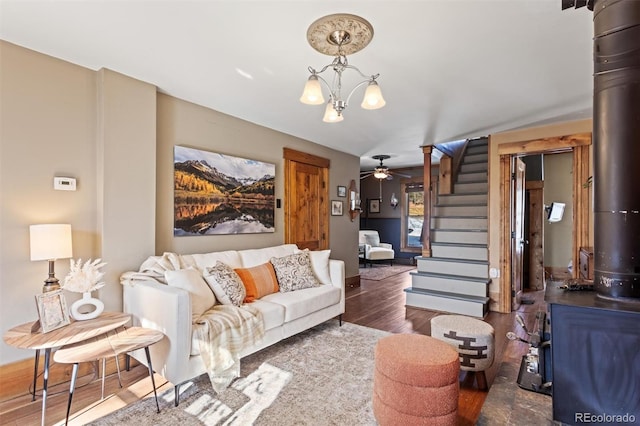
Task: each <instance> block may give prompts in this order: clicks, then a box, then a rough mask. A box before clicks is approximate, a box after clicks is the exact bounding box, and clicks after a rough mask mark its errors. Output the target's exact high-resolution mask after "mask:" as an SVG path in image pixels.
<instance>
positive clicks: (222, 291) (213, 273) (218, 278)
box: [204, 260, 247, 306]
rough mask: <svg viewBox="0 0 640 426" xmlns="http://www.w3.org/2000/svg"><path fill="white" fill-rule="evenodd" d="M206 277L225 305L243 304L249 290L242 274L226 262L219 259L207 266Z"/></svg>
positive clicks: (219, 299)
mask: <svg viewBox="0 0 640 426" xmlns="http://www.w3.org/2000/svg"><path fill="white" fill-rule="evenodd" d="M204 279H205V281H206V282H207V284H209V287H211V290H213V294H215V295H216V299H218V301H219V302H220V303H222V304H223V305H235V306H241V305H242V302H243V301H244V298H245V296H246V295H247V292H246V290H245V288H244V284H242V280H241V279H240V276H239V275H238V274H237V273H236V271H234V270H233V268H231V267H230V266H229V265H227V264H226V263H222V262H220V261H219V260H218V261H217V262H216V264H215V266H210V267H208V268H206V270H205V275H204Z"/></svg>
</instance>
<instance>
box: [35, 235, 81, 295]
mask: <svg viewBox="0 0 640 426" xmlns="http://www.w3.org/2000/svg"><path fill="white" fill-rule="evenodd" d="M29 236H30V247H31V260H32V261H33V260H48V261H49V277H48V278H47V279H46V280H45V281H44V286H43V287H42V292H43V293H46V292H48V291H54V290H58V289H60V283H59V282H58V279H57V278H56V277H55V273H54V263H55V261H56V259H68V258H70V257H72V256H73V254H72V249H71V225H66V224H46V225H31V226H29Z"/></svg>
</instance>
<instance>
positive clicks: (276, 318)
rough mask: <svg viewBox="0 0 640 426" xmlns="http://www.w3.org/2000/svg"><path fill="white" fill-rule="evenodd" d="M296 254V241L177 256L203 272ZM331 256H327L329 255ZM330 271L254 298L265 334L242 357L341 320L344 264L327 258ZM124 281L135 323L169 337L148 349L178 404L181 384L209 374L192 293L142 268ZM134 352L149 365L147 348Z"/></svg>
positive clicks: (126, 306) (127, 307)
mask: <svg viewBox="0 0 640 426" xmlns="http://www.w3.org/2000/svg"><path fill="white" fill-rule="evenodd" d="M295 252H299V250H298V248H297V246H296V245H295V244H285V245H281V246H274V247H267V248H262V249H251V250H240V251H223V252H213V253H206V254H191V255H179V256H177V257H178V258H179V259H180V265H191V266H193V267H195V268H197V269H199V270H200V271H203V270H204V269H205V268H206V267H209V266H213V265H214V264H215V263H216V261H218V260H220V261H222V262H224V263H226V264H228V265H229V266H231V267H232V268H251V267H253V266H257V265H261V264H263V263H266V262H269V260H270V259H271V258H272V257H282V256H286V255H289V254H293V253H295ZM326 255H327V256H326V257H327V258H328V253H326ZM159 258H160V256H152V257H150V258H149V259H147V261H145V263H143V265H145V264H148V263H149V261H150V260H152V261H153V260H157V259H159ZM141 268H142V267H141ZM176 269H178V267H176ZM141 271H142V269H141ZM327 275H328V276H327V277H326V278H325V280H329V279H330V281H331V282H330V283H327V284H326V285H321V286H319V287H313V288H306V289H302V290H296V291H290V292H286V293H281V292H277V293H273V294H268V295H266V296H264V297H262V298H261V299H258V300H256V301H255V302H253V303H252V306H254V307H255V308H257V309H258V310H260V312H261V313H262V316H263V318H264V329H265V334H264V338H263V339H262V340H261V341H260V343H259V344H258V345H256V346H254V347H251V348H249V349H247V350H245V351H244V352H243V353H241V356H242V357H244V356H246V355H249V354H251V353H254V352H257V351H259V350H260V349H263V348H265V347H267V346H270V345H272V344H274V343H276V342H279V341H280V340H282V339H285V338H287V337H290V336H292V335H294V334H297V333H299V332H301V331H304V330H306V329H308V328H310V327H313V326H315V325H318V324H320V323H322V322H324V321H327V320H329V319H332V318H335V317H339V319H340V322H342V314H343V313H344V306H345V296H344V291H345V276H344V262H343V261H341V260H334V259H328V274H327ZM121 283H122V284H123V309H124V311H125V312H127V313H129V314H131V315H132V321H133V324H134V325H137V326H142V327H147V328H153V329H156V330H160V331H162V332H163V333H164V334H165V335H166V336H167V338H165V339H163V340H162V341H161V342H158V343H156V344H154V345H152V346H151V347H150V348H149V349H150V352H151V362H152V365H153V368H154V370H156V372H157V373H159V374H161V375H162V376H163V377H165V378H166V379H167V380H169V381H170V382H171V383H173V384H174V386H175V394H176V395H175V397H176V399H175V404H176V405H178V402H179V398H178V396H179V385H180V384H181V383H183V382H185V381H187V380H190V379H192V378H195V377H197V376H199V375H201V374H204V373H206V370H205V366H204V363H203V361H202V359H201V357H200V355H199V348H198V345H197V344H195V343H194V339H193V337H194V326H196V325H194V324H192V310H191V309H192V303H191V301H190V293H189V292H188V291H186V290H183V289H181V288H176V287H172V286H169V285H167V284H163V283H160V282H158V281H156V280H154V279H151V278H150V279H148V280H145V279H144V276H142V277H141V274H140V271H139V272H128V273H125V274H123V275H122V277H121ZM132 355H133V356H134V358H136V359H137V360H138V361H140V362H141V363H143V364H145V365H146V364H147V363H146V357H145V354H144V352H142V351H137V352H135V353H133V354H132Z"/></svg>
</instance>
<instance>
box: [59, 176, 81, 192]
mask: <svg viewBox="0 0 640 426" xmlns="http://www.w3.org/2000/svg"><path fill="white" fill-rule="evenodd" d="M53 189H56V190H58V191H75V190H76V180H75V178H70V177H57V176H56V177H54V178H53Z"/></svg>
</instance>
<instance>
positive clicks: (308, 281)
mask: <svg viewBox="0 0 640 426" xmlns="http://www.w3.org/2000/svg"><path fill="white" fill-rule="evenodd" d="M271 263H272V264H273V269H274V270H275V271H276V277H278V285H279V286H280V291H281V292H283V293H284V292H287V291H294V290H301V289H304V288H311V287H317V286H319V285H320V282H319V281H318V279H317V278H316V276H315V275H314V274H313V270H312V269H311V258H310V257H309V252H308V251H302V252H300V253H295V254H291V255H289V256H284V257H273V258H271Z"/></svg>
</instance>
